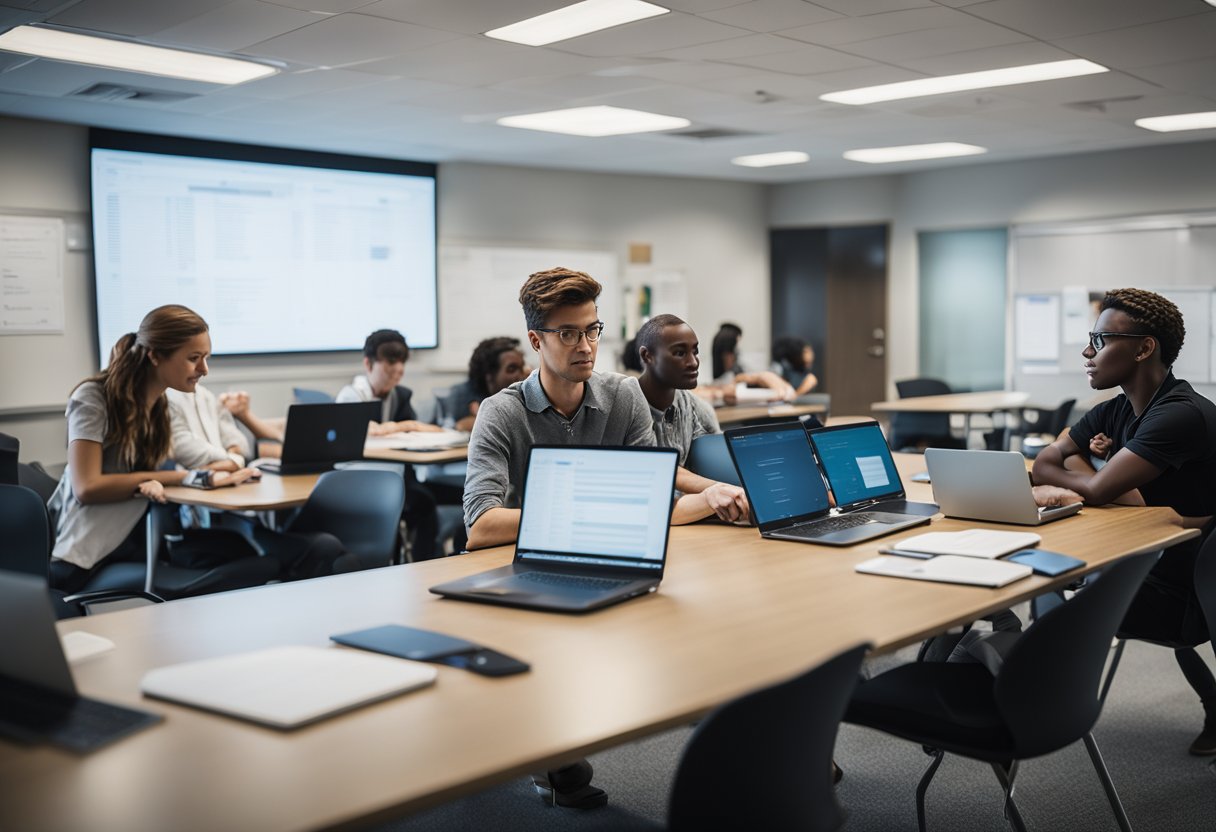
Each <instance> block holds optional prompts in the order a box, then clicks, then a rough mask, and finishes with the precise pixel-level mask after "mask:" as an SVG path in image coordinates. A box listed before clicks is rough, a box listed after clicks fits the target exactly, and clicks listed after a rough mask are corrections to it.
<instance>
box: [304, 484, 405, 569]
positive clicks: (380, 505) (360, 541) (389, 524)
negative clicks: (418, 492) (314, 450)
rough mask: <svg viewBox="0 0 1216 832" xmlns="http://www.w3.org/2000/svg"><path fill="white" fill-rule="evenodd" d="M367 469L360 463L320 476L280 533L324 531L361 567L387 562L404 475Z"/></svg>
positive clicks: (395, 540)
mask: <svg viewBox="0 0 1216 832" xmlns="http://www.w3.org/2000/svg"><path fill="white" fill-rule="evenodd" d="M367 465H369V463H360V464H359V467H351V468H345V469H339V470H335V471H327V472H326V473H324V474H322V475H321V476H320V477H319V478H318V479H317V485H316V487H315V488H314V489H313V491H312V494H310V495H309V496H308V502H307V503H305V504H304V507H303V508H301V509H300V513H299V514H297V515H296V516H295V517H294V518H292V520H291V522H290V523H288V524H287V527H286V528H285V529H284V531H286V532H292V533H308V532H328V533H329V534H332V535H333V536H334V537H336V538H338V540H340V541H341V542H342V546H343V547H344V548H345V549H346V550H347V551H348V552H350V553H351V554H353V555H355V556H356V557H357V558H358V559H359V562H360V564H361V565H362V567H363V568H364V569H369V568H372V567H376V566H388V565H389V564H391V563H393V562H394V558H395V556H396V553H397V551H398V548H399V545H400V538H399V536H398V530H399V523H400V519H401V510H402V508H403V507H404V505H405V479H404V475H403V473H402V472H401V471H399V470H386V469H385V468H384V467H381V466H377V468H369V467H365V466H367ZM388 465H392V463H388ZM401 467H402V468H403V467H404V466H401Z"/></svg>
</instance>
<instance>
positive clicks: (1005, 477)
mask: <svg viewBox="0 0 1216 832" xmlns="http://www.w3.org/2000/svg"><path fill="white" fill-rule="evenodd" d="M925 465H927V466H928V468H929V476H930V478H931V479H932V480H933V498H934V499H935V500H937V502H938V504H939V505H941V507H942V513H943V514H945V515H946V516H947V517H962V518H965V519H969V520H987V521H989V522H993V523H1014V524H1017V525H1022V526H1038V525H1040V524H1042V523H1050V522H1051V521H1053V520H1060V519H1063V518H1065V517H1071V516H1073V515H1074V514H1076V513H1077V512H1079V511H1080V510H1081V503H1073V504H1072V505H1067V506H1056V507H1052V508H1048V507H1042V508H1040V507H1039V506H1038V505H1036V504H1035V501H1034V491H1033V490H1032V487H1031V484H1030V475H1029V474H1028V473H1027V472H1026V458H1025V457H1023V456H1022V455H1021V454H1019V453H1016V452H1014V451H960V450H953V449H949V448H928V449H926V450H925Z"/></svg>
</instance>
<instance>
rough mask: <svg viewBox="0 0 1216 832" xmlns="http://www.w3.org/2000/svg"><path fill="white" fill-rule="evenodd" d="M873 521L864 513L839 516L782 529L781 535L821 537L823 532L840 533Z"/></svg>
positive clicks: (871, 517) (870, 516)
mask: <svg viewBox="0 0 1216 832" xmlns="http://www.w3.org/2000/svg"><path fill="white" fill-rule="evenodd" d="M873 520H874V518H873V516H872V515H870V514H868V513H865V512H863V513H861V514H839V515H837V516H835V517H827V518H825V519H823V520H816V521H815V522H814V523H806V524H804V525H801V526H794V527H793V528H790V529H782V531H781V533H782V534H784V535H790V536H792V537H808V538H813V537H823V533H824V532H840V531H844V530H845V529H854V528H857V527H858V526H864V525H866V524H867V523H870V522H873Z"/></svg>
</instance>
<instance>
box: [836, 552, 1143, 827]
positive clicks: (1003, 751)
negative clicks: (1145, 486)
mask: <svg viewBox="0 0 1216 832" xmlns="http://www.w3.org/2000/svg"><path fill="white" fill-rule="evenodd" d="M1154 560H1155V554H1153V553H1150V554H1146V555H1137V556H1133V557H1129V558H1125V559H1123V560H1121V561H1119V562H1118V563H1115V564H1114V565H1112V566H1109V567H1107V568H1106V569H1105V570H1103V572H1102V574H1101V575H1100V576H1098V577H1097V578H1096V579H1095V580H1094V581H1092V582H1091V583H1090V584H1089V585H1088V586H1087V588H1086V589H1085V590H1084V591H1082V592H1079V593H1077V595H1076V596H1074V597H1073V598H1072V599H1071V600H1070V601H1068V602H1066V603H1064V604H1061V605H1060V606H1058V607H1056V608H1055V609H1053V610H1051V611H1050V612H1048V613H1046V614H1045V615H1043V616H1042V617H1041V618H1039V619H1038V620H1037V621H1035V623H1034V624H1033V625H1032V626H1031V627H1030V628H1029V629H1027V630H1026V632H1024V633H1023V634H1022V635H1021V637H1020V638H1019V639H1018V641H1017V642H1016V643H1015V644H1014V646H1013V648H1012V649H1011V650H1010V652H1009V655H1008V656H1007V657H1006V658H1005V661H1004V663H1003V664H1002V666H1001V668H1000V670H999V671H998V673H997V675H996V676H995V678H994V677H993V676H992V674H991V673H990V672H989V670H988V669H987V667H986V666H984V665H981V664H953V663H945V662H914V663H911V664H906V665H902V666H900V667H897V668H895V669H894V670H890V671H888V672H886V673H883V674H881V675H879V676H876V677H874V678H873V679H871V680H869V681H866V682H862V683H861V684H859V685H858V687H857V690H856V691H855V692H854V694H853V700H852V702H851V703H850V704H849V708H848V712H847V713H846V714H845V720H846V721H847V722H852V723H856V724H858V725H865V726H868V727H870V728H875V729H877V730H879V731H885V732H887V733H889V734H894V735H895V736H897V737H902V738H903V739H906V740H911V741H912V742H915V743H919V744H921V745H925V746H928V747H931V748H932V749H934V750H935V753H934V757H933V761H932V762H931V763H930V764H929V768H928V770H927V771H926V772H925V775H924V777H923V778H921V781H920V785H919V786H918V787H917V790H916V813H917V821H918V824H919V828H920V829H921V832H924V829H925V792H926V791H927V790H928V787H929V783H930V782H931V781H932V779H933V775H934V773H935V772H936V771H937V768H938V766H939V765H941V761H942V758H943V757H944V756H945V754H946V753H947V752H950V753H953V754H960V755H962V756H964V757H970V758H971V759H974V760H982V761H984V762H987V763H989V764H991V766H992V770H993V772H994V773H995V774H996V776H997V779H998V780H999V781H1000V783H1001V785H1002V787H1003V788H1004V790H1005V809H1006V814H1007V816H1008V817H1009V820H1010V821H1011V823H1012V824H1013V826H1014V828H1015V829H1017V830H1024V829H1025V826H1024V824H1023V822H1022V817H1021V814H1020V813H1019V812H1018V808H1017V806H1016V805H1015V804H1014V802H1013V783H1014V778H1015V777H1016V776H1017V767H1018V761H1019V760H1025V759H1029V758H1032V757H1039V756H1042V755H1044V754H1049V753H1051V752H1053V751H1056V750H1058V749H1060V748H1063V747H1065V746H1067V745H1070V744H1072V743H1073V742H1075V741H1076V740H1078V739H1083V740H1084V741H1085V747H1086V749H1087V750H1088V751H1089V756H1090V759H1091V760H1092V762H1093V764H1094V768H1095V770H1096V771H1097V774H1098V777H1099V779H1100V780H1101V781H1102V786H1103V788H1104V789H1105V790H1106V796H1107V798H1108V800H1109V801H1110V805H1111V809H1112V811H1113V812H1114V814H1115V819H1116V821H1117V822H1118V824H1119V828H1120V829H1123V830H1125V832H1126V830H1130V826H1129V824H1128V821H1127V815H1126V814H1125V813H1124V811H1123V805H1122V804H1121V803H1120V801H1119V795H1118V793H1117V792H1116V791H1115V786H1114V784H1113V783H1112V782H1111V779H1110V773H1109V772H1108V771H1107V770H1106V764H1105V763H1104V762H1103V760H1102V755H1101V753H1100V752H1099V750H1098V746H1097V743H1096V742H1095V741H1094V738H1093V735H1092V734H1091V733H1090V732H1091V729H1092V728H1093V726H1094V724H1095V723H1096V722H1097V721H1098V716H1099V714H1100V713H1101V710H1102V702H1101V700H1100V698H1099V696H1098V687H1099V684H1100V682H1101V678H1102V668H1103V666H1104V665H1105V663H1106V654H1107V652H1108V651H1109V649H1110V641H1111V638H1112V637H1113V636H1114V634H1115V631H1116V629H1117V628H1118V626H1119V622H1120V621H1121V620H1122V619H1123V615H1124V613H1125V612H1126V611H1127V608H1128V605H1129V604H1130V603H1131V600H1132V597H1133V596H1134V595H1135V594H1136V590H1137V589H1138V588H1139V586H1140V583H1141V582H1142V581H1143V580H1144V576H1145V575H1147V574H1148V571H1149V569H1150V568H1151V567H1152V565H1153V562H1154Z"/></svg>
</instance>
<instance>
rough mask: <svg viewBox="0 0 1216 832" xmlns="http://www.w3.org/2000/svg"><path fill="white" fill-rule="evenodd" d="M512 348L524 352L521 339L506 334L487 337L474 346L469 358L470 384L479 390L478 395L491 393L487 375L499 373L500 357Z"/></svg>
mask: <svg viewBox="0 0 1216 832" xmlns="http://www.w3.org/2000/svg"><path fill="white" fill-rule="evenodd" d="M512 350H514V351H516V352H519V353H522V350H520V348H519V339H518V338H507V337H505V336H504V337H500V338H487V339H485V340H484V341H482V342H481V343H480V344H478V345H477V346H476V347H475V348H474V350H473V355H472V357H470V358H469V384H471V385H472V386H473V389H474V390H476V391H477V395H479V396H488V395H490V388H489V387H488V386H487V385H486V376H492V375H494V374H495V373H497V372H498V359H499V357H500V356H501V355H502V354H503V353H504V352H511V351H512Z"/></svg>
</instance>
